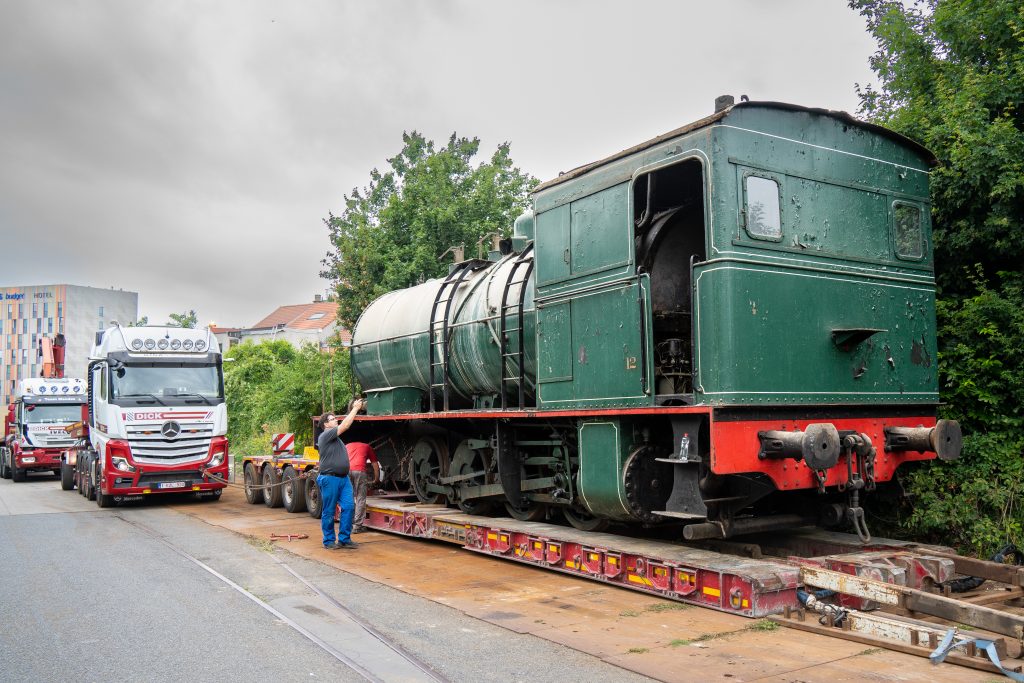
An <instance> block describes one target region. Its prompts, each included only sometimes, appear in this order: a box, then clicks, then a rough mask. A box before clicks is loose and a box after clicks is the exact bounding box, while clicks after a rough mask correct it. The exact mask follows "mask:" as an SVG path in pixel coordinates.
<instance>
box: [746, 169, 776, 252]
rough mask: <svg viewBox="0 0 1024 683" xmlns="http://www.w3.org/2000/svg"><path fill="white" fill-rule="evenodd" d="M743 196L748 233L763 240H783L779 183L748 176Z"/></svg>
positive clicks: (772, 179)
mask: <svg viewBox="0 0 1024 683" xmlns="http://www.w3.org/2000/svg"><path fill="white" fill-rule="evenodd" d="M743 196H744V202H743V210H744V215H745V222H746V227H747V233H748V234H749V235H750V236H751V237H754V238H757V239H762V240H776V241H777V240H780V239H782V210H781V207H780V204H779V182H778V181H777V180H775V179H774V178H766V177H763V176H757V175H748V176H747V177H746V178H744V180H743Z"/></svg>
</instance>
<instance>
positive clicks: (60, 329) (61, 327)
mask: <svg viewBox="0 0 1024 683" xmlns="http://www.w3.org/2000/svg"><path fill="white" fill-rule="evenodd" d="M57 331H58V332H60V333H61V334H64V318H57Z"/></svg>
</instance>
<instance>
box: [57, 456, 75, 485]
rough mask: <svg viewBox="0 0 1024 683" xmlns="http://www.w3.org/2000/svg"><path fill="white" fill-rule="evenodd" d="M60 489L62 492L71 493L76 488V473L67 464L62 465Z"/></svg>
mask: <svg viewBox="0 0 1024 683" xmlns="http://www.w3.org/2000/svg"><path fill="white" fill-rule="evenodd" d="M58 474H59V476H60V488H61V490H62V491H70V490H71V489H73V488H75V472H74V470H72V469H71V465H69V464H67V463H66V462H62V463H61V464H60V472H59V473H58Z"/></svg>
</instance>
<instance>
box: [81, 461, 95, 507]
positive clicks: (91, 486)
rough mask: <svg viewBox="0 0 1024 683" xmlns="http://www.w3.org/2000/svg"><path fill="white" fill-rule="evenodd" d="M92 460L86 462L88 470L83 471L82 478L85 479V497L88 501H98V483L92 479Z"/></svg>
mask: <svg viewBox="0 0 1024 683" xmlns="http://www.w3.org/2000/svg"><path fill="white" fill-rule="evenodd" d="M91 461H92V458H90V459H89V461H87V462H86V469H84V470H82V478H83V479H85V497H86V499H88V500H96V482H94V481H93V478H92V471H93V468H92V462H91Z"/></svg>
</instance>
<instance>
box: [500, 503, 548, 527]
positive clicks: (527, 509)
mask: <svg viewBox="0 0 1024 683" xmlns="http://www.w3.org/2000/svg"><path fill="white" fill-rule="evenodd" d="M505 510H506V511H507V512H508V514H509V516H510V517H512V519H518V520H519V521H520V522H539V521H541V520H542V519H544V512H545V509H544V505H542V504H541V503H534V502H528V503H522V504H520V505H518V506H517V505H513V504H512V503H509V502H506V503H505Z"/></svg>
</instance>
